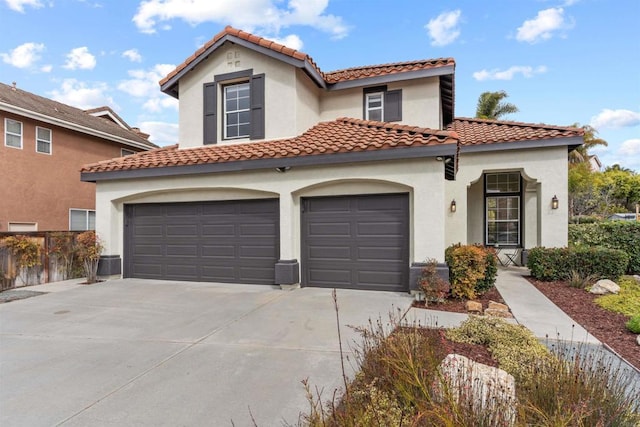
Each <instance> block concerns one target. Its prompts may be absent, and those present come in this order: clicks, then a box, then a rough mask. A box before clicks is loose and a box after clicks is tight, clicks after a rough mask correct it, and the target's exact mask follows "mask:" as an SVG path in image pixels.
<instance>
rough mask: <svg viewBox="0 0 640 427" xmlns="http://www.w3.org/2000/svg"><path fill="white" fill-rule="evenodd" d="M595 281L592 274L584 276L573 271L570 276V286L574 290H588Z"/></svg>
mask: <svg viewBox="0 0 640 427" xmlns="http://www.w3.org/2000/svg"><path fill="white" fill-rule="evenodd" d="M594 281H595V277H594V276H593V275H592V274H587V275H584V274H582V273H580V272H578V271H575V270H571V273H570V274H569V286H571V287H572V288H578V289H586V288H587V287H588V286H589V285H591V284H592V283H593V282H594Z"/></svg>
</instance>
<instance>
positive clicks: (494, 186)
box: [485, 172, 522, 246]
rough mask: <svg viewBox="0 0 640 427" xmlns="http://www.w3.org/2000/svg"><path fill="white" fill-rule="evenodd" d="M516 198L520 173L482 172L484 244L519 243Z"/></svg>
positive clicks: (518, 200) (518, 219) (518, 213)
mask: <svg viewBox="0 0 640 427" xmlns="http://www.w3.org/2000/svg"><path fill="white" fill-rule="evenodd" d="M520 200H521V179H520V173H518V172H508V173H489V174H486V175H485V209H486V211H485V213H486V232H485V235H486V238H485V244H487V245H508V246H519V245H520V242H521V234H522V233H521V230H522V213H521V209H520Z"/></svg>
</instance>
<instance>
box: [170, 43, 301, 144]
mask: <svg viewBox="0 0 640 427" xmlns="http://www.w3.org/2000/svg"><path fill="white" fill-rule="evenodd" d="M248 69H253V74H254V75H255V74H262V73H264V74H265V139H279V138H287V137H291V136H295V135H296V131H297V129H296V121H295V117H296V106H297V104H296V102H294V100H295V99H296V74H295V68H294V67H293V66H291V65H288V64H286V63H284V62H282V61H279V60H277V59H273V58H271V57H268V56H266V55H262V54H260V53H258V52H256V51H253V50H251V49H247V48H244V47H242V46H238V45H234V44H231V43H226V44H225V45H223V46H222V47H220V48H219V49H218V50H217V51H215V52H214V53H213V54H212V55H211V56H210V57H209V58H208V59H205V60H204V61H203V62H202V63H200V64H199V65H198V66H197V67H195V68H193V69H192V71H190V72H189V73H187V74H186V75H185V76H184V77H182V78H181V79H180V85H179V91H180V109H179V142H180V148H191V147H199V146H202V145H203V105H204V100H203V85H204V83H210V82H213V78H214V76H215V75H219V74H226V73H234V72H237V71H244V70H248ZM222 102H223V97H222V95H221V92H220V89H219V88H218V111H221V110H220V107H221V105H222ZM217 118H218V143H222V144H224V143H233V144H237V143H239V142H248V141H249V139H248V138H247V139H234V140H230V141H226V142H225V141H224V140H223V139H222V138H221V137H220V135H221V132H222V114H220V113H219V114H218V115H217ZM292 118H293V120H292Z"/></svg>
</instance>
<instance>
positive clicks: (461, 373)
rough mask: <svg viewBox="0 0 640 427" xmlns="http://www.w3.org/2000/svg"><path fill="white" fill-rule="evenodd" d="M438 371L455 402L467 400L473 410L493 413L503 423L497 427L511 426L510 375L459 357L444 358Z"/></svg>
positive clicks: (513, 385)
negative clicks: (489, 410)
mask: <svg viewBox="0 0 640 427" xmlns="http://www.w3.org/2000/svg"><path fill="white" fill-rule="evenodd" d="M438 369H439V371H440V373H441V375H442V379H443V381H446V384H447V386H448V387H449V389H450V390H453V398H454V399H455V400H456V402H457V401H458V399H459V398H460V397H470V398H471V399H470V401H471V402H473V405H474V406H475V407H476V408H477V410H479V409H481V408H485V407H488V408H489V409H492V410H494V413H495V414H496V416H498V417H500V418H501V421H503V422H500V423H497V424H499V425H513V424H514V423H515V416H516V412H515V401H516V383H515V379H514V378H513V376H512V375H510V374H509V373H507V372H506V371H504V370H502V369H499V368H494V367H492V366H488V365H484V364H482V363H478V362H475V361H473V360H471V359H469V358H467V357H465V356H462V355H459V354H449V355H447V357H445V358H444V360H443V361H442V362H441V363H440V366H439V367H438ZM468 393H471V395H469V394H468ZM487 405H490V406H487ZM505 423H506V424H505Z"/></svg>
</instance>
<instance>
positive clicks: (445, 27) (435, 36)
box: [424, 9, 462, 46]
mask: <svg viewBox="0 0 640 427" xmlns="http://www.w3.org/2000/svg"><path fill="white" fill-rule="evenodd" d="M461 14H462V12H461V11H460V9H457V10H454V11H453V12H443V13H441V14H440V15H438V16H437V17H436V18H434V19H432V20H430V21H429V23H428V24H427V25H425V26H424V27H425V28H426V29H427V31H429V36H430V37H431V39H432V40H431V45H432V46H446V45H448V44H450V43H453V42H454V41H455V40H456V39H457V38H458V36H459V35H460V28H459V27H458V24H459V23H460V16H461Z"/></svg>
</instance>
